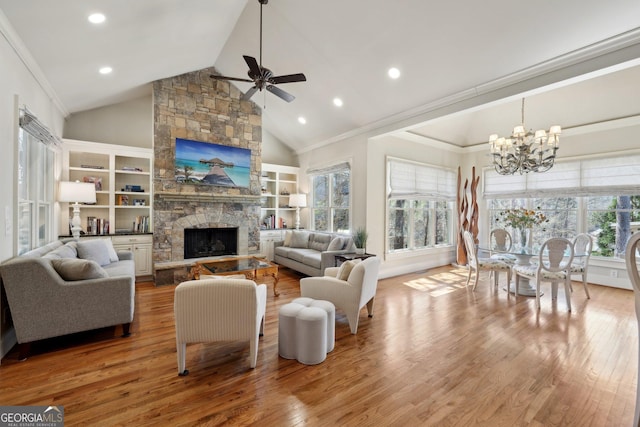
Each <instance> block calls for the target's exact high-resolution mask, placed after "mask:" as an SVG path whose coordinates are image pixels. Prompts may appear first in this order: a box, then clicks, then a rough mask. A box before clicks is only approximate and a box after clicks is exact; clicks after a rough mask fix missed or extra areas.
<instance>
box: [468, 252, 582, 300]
mask: <svg viewBox="0 0 640 427" xmlns="http://www.w3.org/2000/svg"><path fill="white" fill-rule="evenodd" d="M541 249H542V247H541V246H529V247H521V246H513V247H512V248H511V249H509V250H496V249H495V248H489V247H488V246H478V252H479V253H480V252H486V253H490V254H492V256H494V257H495V256H496V255H500V256H501V259H503V260H506V261H511V262H512V264H513V265H533V263H532V262H531V260H532V259H533V258H535V259H538V258H539V256H540V250H541ZM567 256H569V254H567ZM585 256H587V255H586V254H574V255H573V258H574V259H576V258H581V257H585ZM511 276H512V278H513V280H514V281H513V282H511V283H509V284H508V287H507V290H508V291H509V292H511V293H512V294H513V293H515V291H516V285H515V277H514V275H513V274H512V275H511ZM518 295H523V296H527V297H535V296H536V288H535V284H532V283H531V282H530V280H529V279H528V278H526V277H522V276H520V286H519V287H518ZM540 295H543V293H542V292H540Z"/></svg>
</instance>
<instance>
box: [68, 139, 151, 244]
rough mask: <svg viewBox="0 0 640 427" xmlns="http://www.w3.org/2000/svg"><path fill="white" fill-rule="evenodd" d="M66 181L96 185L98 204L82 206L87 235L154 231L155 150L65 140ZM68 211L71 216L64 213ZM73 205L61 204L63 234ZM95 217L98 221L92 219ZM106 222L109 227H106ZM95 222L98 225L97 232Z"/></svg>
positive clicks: (81, 210) (83, 226)
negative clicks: (94, 226)
mask: <svg viewBox="0 0 640 427" xmlns="http://www.w3.org/2000/svg"><path fill="white" fill-rule="evenodd" d="M62 150H63V168H62V178H61V179H62V180H63V181H80V182H93V183H94V184H95V186H96V204H94V205H88V204H84V205H81V207H80V218H81V220H82V222H81V224H82V228H83V231H84V232H85V233H87V234H125V233H150V232H152V231H153V225H152V209H153V192H152V189H151V186H152V178H153V177H152V170H153V151H152V150H151V149H147V148H138V147H129V146H123V145H114V144H102V143H97V142H89V141H77V140H69V139H65V140H64V144H63V149H62ZM67 211H68V213H69V214H68V215H66V216H65V215H64V212H67ZM71 211H72V208H71V206H70V204H66V203H65V204H62V212H63V214H62V215H61V224H60V234H67V233H68V228H69V227H68V218H69V217H70V216H71V214H72V212H71ZM93 218H95V221H92V219H93ZM105 222H106V224H108V227H105ZM92 223H94V224H98V225H99V227H98V228H99V229H97V230H94V228H93V227H92Z"/></svg>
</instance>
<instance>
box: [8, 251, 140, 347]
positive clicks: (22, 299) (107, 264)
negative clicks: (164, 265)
mask: <svg viewBox="0 0 640 427" xmlns="http://www.w3.org/2000/svg"><path fill="white" fill-rule="evenodd" d="M105 252H106V255H105ZM0 275H1V277H2V283H3V285H4V289H5V291H6V294H7V300H8V303H9V309H10V311H11V316H12V319H13V325H14V327H15V331H16V337H17V340H18V344H20V359H25V358H26V357H27V355H28V353H29V348H30V343H31V342H33V341H37V340H41V339H45V338H52V337H57V336H61V335H66V334H71V333H75V332H81V331H87V330H92V329H98V328H103V327H107V326H113V325H119V324H122V329H123V336H128V335H129V328H130V325H131V322H132V321H133V312H134V299H135V265H134V261H133V254H132V253H131V252H126V251H121V252H116V251H115V250H114V249H113V245H112V244H111V240H108V239H86V240H85V239H81V240H80V241H79V242H75V241H71V242H67V243H66V244H65V243H63V242H60V241H55V242H52V243H49V244H48V245H45V246H43V247H41V248H38V249H34V250H32V251H30V252H27V253H25V254H23V255H21V256H18V257H15V258H13V259H10V260H8V261H6V262H4V263H2V264H0Z"/></svg>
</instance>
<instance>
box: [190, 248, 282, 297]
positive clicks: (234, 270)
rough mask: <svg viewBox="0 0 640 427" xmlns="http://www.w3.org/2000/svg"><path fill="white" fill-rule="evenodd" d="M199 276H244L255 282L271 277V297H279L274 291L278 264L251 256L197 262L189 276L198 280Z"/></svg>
mask: <svg viewBox="0 0 640 427" xmlns="http://www.w3.org/2000/svg"><path fill="white" fill-rule="evenodd" d="M201 274H215V275H217V276H229V275H232V274H244V276H245V277H246V278H247V279H249V280H253V281H256V280H257V279H258V278H259V277H264V276H271V277H273V295H274V296H276V297H277V296H278V295H280V294H279V293H278V291H277V290H276V288H277V286H278V264H275V263H272V262H269V261H268V260H266V259H263V258H257V257H252V256H244V257H233V258H224V259H217V260H214V261H197V262H196V263H195V265H194V266H193V267H191V276H192V277H193V278H194V279H199V278H200V275H201Z"/></svg>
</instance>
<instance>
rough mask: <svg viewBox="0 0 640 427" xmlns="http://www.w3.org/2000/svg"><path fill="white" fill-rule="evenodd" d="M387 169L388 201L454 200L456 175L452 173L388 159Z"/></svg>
mask: <svg viewBox="0 0 640 427" xmlns="http://www.w3.org/2000/svg"><path fill="white" fill-rule="evenodd" d="M388 167H389V189H388V197H389V198H390V199H397V198H403V199H440V200H455V198H456V175H455V173H454V172H453V171H450V170H447V169H442V168H439V167H435V166H430V165H426V164H423V163H415V162H410V161H406V160H400V159H388Z"/></svg>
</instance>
